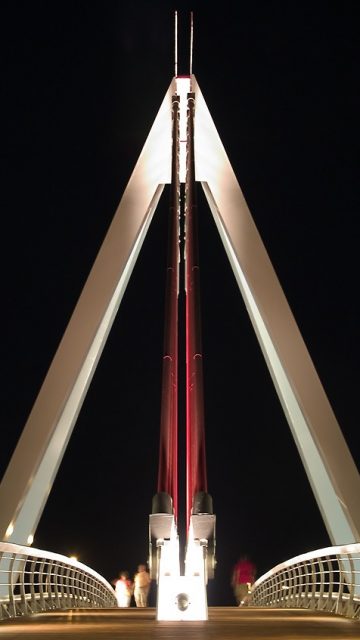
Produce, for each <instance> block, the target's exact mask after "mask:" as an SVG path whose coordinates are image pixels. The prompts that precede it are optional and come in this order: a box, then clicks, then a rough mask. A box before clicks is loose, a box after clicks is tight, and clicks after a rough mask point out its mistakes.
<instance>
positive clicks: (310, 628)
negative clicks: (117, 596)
mask: <svg viewBox="0 0 360 640" xmlns="http://www.w3.org/2000/svg"><path fill="white" fill-rule="evenodd" d="M0 638H1V640H18V639H20V638H21V639H24V638H31V639H35V638H38V639H39V640H45V639H48V640H50V639H51V640H70V639H71V638H75V639H77V640H80V639H83V640H84V639H85V638H86V639H87V640H95V639H96V640H122V639H123V640H155V639H156V640H173V639H174V640H176V639H178V640H180V639H182V640H183V639H184V638H185V639H186V638H188V639H189V640H239V639H241V640H251V639H252V638H256V639H257V640H277V639H278V638H286V639H287V640H289V639H290V638H291V640H303V639H304V640H305V639H306V640H311V639H312V638H317V639H320V640H346V639H347V638H352V639H353V640H359V639H360V621H358V620H357V621H354V620H349V619H346V618H341V617H339V616H333V615H329V614H323V613H320V612H310V611H305V610H301V609H296V610H295V609H290V610H284V609H283V610H280V609H279V610H276V609H260V608H259V609H255V608H254V609H252V608H249V609H238V608H236V607H211V608H210V609H209V620H208V621H207V622H176V623H175V622H157V621H156V620H155V609H150V608H149V609H135V608H131V609H112V610H111V609H107V610H97V611H96V610H76V611H67V612H56V613H55V612H54V613H43V614H38V615H35V616H32V617H31V618H18V619H14V620H8V621H2V622H0Z"/></svg>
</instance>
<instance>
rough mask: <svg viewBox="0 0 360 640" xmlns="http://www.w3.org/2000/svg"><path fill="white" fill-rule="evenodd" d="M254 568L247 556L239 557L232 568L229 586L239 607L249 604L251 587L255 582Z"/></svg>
mask: <svg viewBox="0 0 360 640" xmlns="http://www.w3.org/2000/svg"><path fill="white" fill-rule="evenodd" d="M255 575H256V567H255V565H254V564H253V563H252V562H251V560H250V559H249V558H248V557H247V556H245V555H244V556H241V557H240V559H239V560H238V562H237V563H236V565H235V566H234V569H233V573H232V578H231V586H232V588H233V591H234V596H235V599H236V602H237V604H238V605H239V607H242V606H243V605H247V604H249V596H250V593H251V586H252V584H253V583H254V582H255Z"/></svg>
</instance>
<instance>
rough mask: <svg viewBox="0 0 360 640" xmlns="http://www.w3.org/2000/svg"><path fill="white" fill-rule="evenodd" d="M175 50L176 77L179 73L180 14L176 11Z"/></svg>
mask: <svg viewBox="0 0 360 640" xmlns="http://www.w3.org/2000/svg"><path fill="white" fill-rule="evenodd" d="M174 44H175V51H174V64H175V78H176V76H177V74H178V15H177V11H175V42H174Z"/></svg>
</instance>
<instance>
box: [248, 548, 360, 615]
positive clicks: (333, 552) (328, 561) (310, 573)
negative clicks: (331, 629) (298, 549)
mask: <svg viewBox="0 0 360 640" xmlns="http://www.w3.org/2000/svg"><path fill="white" fill-rule="evenodd" d="M251 605H255V606H262V607H263V606H265V607H291V608H293V607H299V608H305V609H319V610H321V611H330V612H333V613H338V614H340V615H343V616H346V617H349V618H360V544H359V543H357V544H348V545H344V546H337V547H326V548H325V549H318V550H317V551H311V552H309V553H304V554H303V555H300V556H296V557H295V558H291V559H290V560H287V561H286V562H283V563H282V564H278V565H277V566H276V567H274V568H273V569H270V571H268V572H267V573H265V574H264V575H263V576H261V577H260V578H259V579H258V580H256V582H255V583H254V585H253V588H252V594H251Z"/></svg>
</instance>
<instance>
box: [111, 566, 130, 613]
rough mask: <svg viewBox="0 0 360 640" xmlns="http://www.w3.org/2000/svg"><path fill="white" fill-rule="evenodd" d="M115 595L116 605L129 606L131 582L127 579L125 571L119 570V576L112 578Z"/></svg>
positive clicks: (127, 575)
mask: <svg viewBox="0 0 360 640" xmlns="http://www.w3.org/2000/svg"><path fill="white" fill-rule="evenodd" d="M113 585H114V586H115V595H116V600H117V603H118V607H130V601H131V596H132V594H133V583H132V582H131V580H130V579H129V574H128V572H127V571H121V572H120V573H119V577H118V578H117V579H116V580H113Z"/></svg>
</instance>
